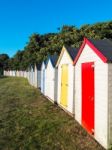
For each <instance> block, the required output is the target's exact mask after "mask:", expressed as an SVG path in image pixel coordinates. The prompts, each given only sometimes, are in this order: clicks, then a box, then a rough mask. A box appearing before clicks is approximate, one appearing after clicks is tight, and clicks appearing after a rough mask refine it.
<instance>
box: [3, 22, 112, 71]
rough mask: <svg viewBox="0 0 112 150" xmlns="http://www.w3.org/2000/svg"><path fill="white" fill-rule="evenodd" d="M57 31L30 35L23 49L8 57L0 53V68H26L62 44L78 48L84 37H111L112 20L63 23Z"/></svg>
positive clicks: (56, 50) (58, 51)
mask: <svg viewBox="0 0 112 150" xmlns="http://www.w3.org/2000/svg"><path fill="white" fill-rule="evenodd" d="M57 30H58V32H57V33H48V34H44V35H41V34H37V33H34V34H32V35H31V36H30V38H29V41H28V43H27V44H26V46H25V47H24V49H23V50H18V51H17V53H16V54H15V55H14V56H13V57H12V58H9V56H8V55H7V54H1V55H0V68H2V70H3V69H4V70H27V68H28V67H29V66H30V65H34V64H35V63H37V64H40V63H41V62H42V61H43V60H45V59H46V57H47V55H48V54H54V53H58V54H60V51H61V49H62V46H63V45H67V46H71V47H76V48H79V47H80V45H81V42H82V41H83V38H84V37H87V38H89V39H91V38H92V39H104V38H108V39H112V21H109V22H104V23H96V24H93V25H89V24H86V25H83V26H81V27H80V28H77V27H76V26H69V25H64V26H63V27H62V28H58V29H57Z"/></svg>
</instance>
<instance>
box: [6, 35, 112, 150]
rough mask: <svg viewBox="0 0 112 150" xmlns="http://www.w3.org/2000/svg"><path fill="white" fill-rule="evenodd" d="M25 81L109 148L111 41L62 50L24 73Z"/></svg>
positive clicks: (86, 42)
mask: <svg viewBox="0 0 112 150" xmlns="http://www.w3.org/2000/svg"><path fill="white" fill-rule="evenodd" d="M4 75H5V76H18V77H25V78H27V79H28V81H29V83H30V84H31V85H33V86H35V87H37V88H40V90H41V92H42V93H43V94H44V95H45V96H46V97H47V98H48V99H49V100H51V101H52V102H54V103H56V104H58V105H59V106H60V107H61V108H62V109H64V110H65V111H66V112H68V113H69V114H70V115H72V116H74V117H75V119H76V120H77V121H78V122H79V124H80V125H82V126H83V127H84V129H85V130H86V131H87V132H88V133H89V134H90V135H91V136H93V137H94V138H95V139H96V140H97V141H98V142H99V143H100V144H101V145H102V146H103V147H104V148H106V149H108V148H110V147H111V146H112V41H111V40H109V39H103V40H93V39H87V38H84V41H83V43H82V45H81V47H80V48H79V49H76V48H71V47H67V46H63V48H62V50H61V51H60V55H59V56H57V54H54V55H49V56H48V58H47V59H46V60H45V61H43V62H42V64H41V65H37V64H35V66H30V67H29V69H28V70H27V71H4Z"/></svg>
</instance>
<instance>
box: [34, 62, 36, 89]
mask: <svg viewBox="0 0 112 150" xmlns="http://www.w3.org/2000/svg"><path fill="white" fill-rule="evenodd" d="M34 86H35V87H36V88H37V67H36V65H35V68H34Z"/></svg>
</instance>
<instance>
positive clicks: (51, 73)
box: [45, 54, 58, 103]
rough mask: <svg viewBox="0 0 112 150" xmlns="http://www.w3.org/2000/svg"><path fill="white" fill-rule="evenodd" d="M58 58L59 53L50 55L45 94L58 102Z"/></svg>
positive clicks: (47, 65) (47, 64)
mask: <svg viewBox="0 0 112 150" xmlns="http://www.w3.org/2000/svg"><path fill="white" fill-rule="evenodd" d="M57 60H58V56H57V54H54V55H49V56H48V59H47V63H46V75H45V77H46V80H45V95H46V96H47V97H48V98H49V99H50V100H52V101H53V102H55V103H56V101H57V89H58V87H57V82H58V70H57V68H56V67H55V65H56V63H57Z"/></svg>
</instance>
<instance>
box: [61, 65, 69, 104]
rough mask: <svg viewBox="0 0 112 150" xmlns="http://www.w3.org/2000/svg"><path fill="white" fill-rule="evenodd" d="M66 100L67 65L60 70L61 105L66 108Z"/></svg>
mask: <svg viewBox="0 0 112 150" xmlns="http://www.w3.org/2000/svg"><path fill="white" fill-rule="evenodd" d="M67 99H68V65H62V68H61V104H62V105H63V106H65V107H67V103H68V102H67Z"/></svg>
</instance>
